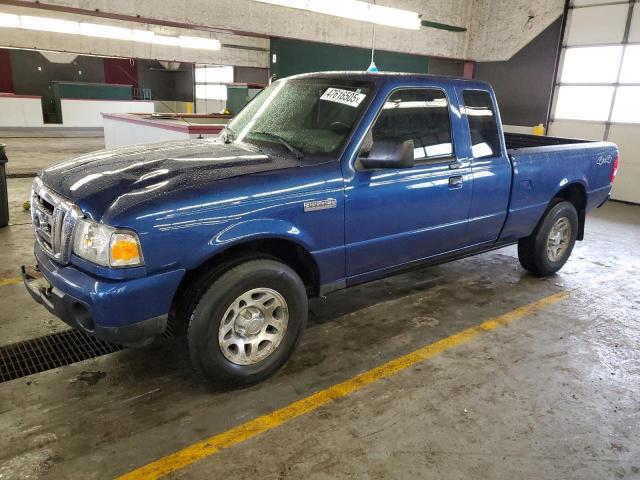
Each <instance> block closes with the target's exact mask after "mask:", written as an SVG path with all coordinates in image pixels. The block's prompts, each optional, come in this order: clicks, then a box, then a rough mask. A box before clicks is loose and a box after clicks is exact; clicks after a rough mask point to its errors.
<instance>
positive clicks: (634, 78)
mask: <svg viewBox="0 0 640 480" xmlns="http://www.w3.org/2000/svg"><path fill="white" fill-rule="evenodd" d="M620 83H640V45H628V46H627V47H626V48H625V49H624V58H623V60H622V70H621V71H620Z"/></svg>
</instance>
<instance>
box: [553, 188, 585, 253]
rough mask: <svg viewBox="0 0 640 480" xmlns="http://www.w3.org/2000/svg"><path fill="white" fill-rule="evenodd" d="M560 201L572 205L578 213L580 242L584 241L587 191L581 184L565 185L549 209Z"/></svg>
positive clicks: (555, 196)
mask: <svg viewBox="0 0 640 480" xmlns="http://www.w3.org/2000/svg"><path fill="white" fill-rule="evenodd" d="M558 200H565V201H567V202H569V203H571V204H572V205H573V206H574V207H575V209H576V211H577V212H578V237H577V239H578V240H583V239H584V225H585V219H586V214H587V189H586V188H585V186H584V185H583V184H582V183H581V182H573V183H569V184H567V185H564V186H563V187H562V188H561V189H560V190H559V191H558V192H557V193H556V194H555V195H554V196H553V198H552V200H551V202H550V203H549V208H550V207H551V206H552V205H553V204H554V203H556V202H557V201H558Z"/></svg>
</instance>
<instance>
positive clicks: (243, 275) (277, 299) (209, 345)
mask: <svg viewBox="0 0 640 480" xmlns="http://www.w3.org/2000/svg"><path fill="white" fill-rule="evenodd" d="M307 309H308V305H307V295H306V290H305V287H304V284H303V283H302V280H301V279H300V277H299V276H298V275H297V274H296V272H295V271H293V270H292V269H291V268H290V267H288V266H287V265H285V264H283V263H281V262H279V261H276V260H271V259H259V260H250V261H247V262H244V263H241V264H239V265H237V266H235V267H233V268H231V269H230V270H228V271H226V272H224V273H223V274H221V275H220V276H218V277H216V278H215V279H214V280H213V281H212V282H211V284H210V286H209V287H208V288H207V289H206V290H205V291H204V293H203V294H202V295H201V296H200V298H199V300H198V302H197V304H196V305H195V307H194V309H193V311H192V313H191V316H190V320H189V326H188V330H187V343H188V346H189V354H190V357H191V362H192V364H193V366H194V368H195V369H196V371H198V372H199V373H200V374H202V375H203V376H204V377H205V378H206V379H207V380H209V381H210V382H213V383H218V384H244V385H247V384H252V383H256V382H259V381H261V380H264V379H266V378H268V377H269V376H271V375H272V374H273V373H275V372H276V371H277V370H278V369H279V368H280V367H282V365H284V363H285V362H286V361H287V359H288V358H289V357H290V356H291V354H292V353H293V350H294V349H295V346H296V344H297V343H298V340H299V338H300V336H301V334H302V331H303V329H304V325H305V323H306V320H307V313H308V312H307Z"/></svg>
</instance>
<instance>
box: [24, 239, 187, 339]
mask: <svg viewBox="0 0 640 480" xmlns="http://www.w3.org/2000/svg"><path fill="white" fill-rule="evenodd" d="M35 254H36V259H37V263H38V266H37V267H22V277H23V281H24V285H25V287H26V288H27V291H28V292H29V294H30V295H31V296H32V297H33V299H34V300H35V301H36V302H38V303H40V304H41V305H43V306H44V307H45V308H46V309H47V310H48V311H49V312H51V313H52V314H54V315H55V316H57V317H59V318H60V319H61V320H62V321H64V322H65V323H67V324H68V325H70V326H71V327H73V328H75V329H78V330H82V331H84V332H86V333H88V334H90V335H92V336H94V337H96V338H100V339H102V340H106V341H109V342H113V343H117V344H120V345H126V346H144V345H146V344H149V343H151V341H153V339H154V338H156V337H157V336H159V335H161V334H162V333H164V331H165V330H166V328H167V319H168V313H169V310H170V308H171V303H172V301H173V297H174V295H175V292H176V290H177V288H178V285H179V284H180V281H181V280H182V278H183V276H184V270H181V269H180V270H173V271H169V272H163V273H159V274H156V275H147V276H144V277H140V278H135V279H129V280H119V281H114V280H105V279H101V278H97V277H94V276H92V275H89V274H87V273H85V272H83V271H81V270H79V269H77V268H75V267H74V266H72V265H68V266H60V265H58V264H56V263H54V262H53V261H52V260H51V259H50V258H49V257H48V256H47V255H46V254H45V253H44V252H43V251H42V250H41V249H40V248H39V246H36V250H35Z"/></svg>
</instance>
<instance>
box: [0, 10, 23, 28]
mask: <svg viewBox="0 0 640 480" xmlns="http://www.w3.org/2000/svg"><path fill="white" fill-rule="evenodd" d="M0 27H5V28H20V17H19V16H18V15H13V14H12V13H0Z"/></svg>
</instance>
